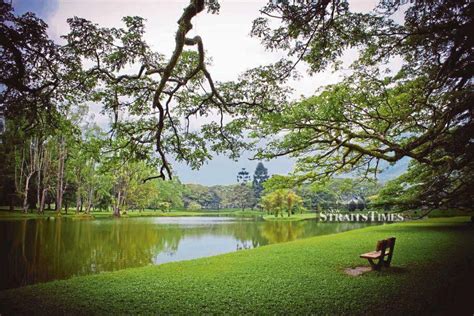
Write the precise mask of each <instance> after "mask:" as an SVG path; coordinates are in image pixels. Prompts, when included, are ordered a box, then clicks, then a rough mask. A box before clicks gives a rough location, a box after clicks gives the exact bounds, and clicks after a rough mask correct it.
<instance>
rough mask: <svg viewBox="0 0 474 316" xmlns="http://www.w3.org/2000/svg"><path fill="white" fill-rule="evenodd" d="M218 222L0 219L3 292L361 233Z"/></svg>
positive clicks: (338, 226)
mask: <svg viewBox="0 0 474 316" xmlns="http://www.w3.org/2000/svg"><path fill="white" fill-rule="evenodd" d="M365 225H367V224H360V223H320V222H316V221H300V222H266V221H258V220H236V219H232V218H222V217H216V218H214V217H193V218H191V217H186V218H185V217H183V218H129V219H125V218H123V219H118V220H116V219H107V220H76V219H71V218H62V219H49V220H47V219H41V220H38V219H36V220H33V219H30V220H21V221H0V238H1V240H2V242H1V244H0V266H1V267H2V268H1V269H0V289H5V288H12V287H18V286H23V285H27V284H32V283H37V282H45V281H50V280H53V279H64V278H67V277H70V276H73V275H85V274H91V273H97V272H101V271H113V270H118V269H123V268H130V267H139V266H145V265H149V264H160V263H165V262H170V261H178V260H188V259H194V258H199V257H205V256H212V255H216V254H220V253H226V252H231V251H235V250H239V249H248V248H255V247H258V246H261V245H267V244H272V243H280V242H286V241H292V240H295V239H298V238H305V237H310V236H315V235H324V234H330V233H337V232H340V231H345V230H350V229H354V228H359V227H362V226H365Z"/></svg>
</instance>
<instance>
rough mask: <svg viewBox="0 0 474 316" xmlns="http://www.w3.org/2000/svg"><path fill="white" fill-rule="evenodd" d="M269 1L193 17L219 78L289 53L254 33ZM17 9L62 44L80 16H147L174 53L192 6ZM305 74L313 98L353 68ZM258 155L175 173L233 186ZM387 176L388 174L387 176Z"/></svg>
mask: <svg viewBox="0 0 474 316" xmlns="http://www.w3.org/2000/svg"><path fill="white" fill-rule="evenodd" d="M7 1H8V0H7ZM266 1H268V0H254V1H250V0H221V1H220V4H221V9H220V13H219V14H218V15H214V14H208V13H207V12H202V13H200V14H199V15H198V16H196V17H195V18H194V19H193V30H192V31H191V32H190V33H191V34H190V36H192V35H193V34H199V35H200V36H201V37H202V39H203V42H204V45H205V49H206V54H207V56H208V57H211V58H212V65H211V66H210V67H208V68H209V70H210V72H211V74H212V76H213V78H214V80H215V81H228V80H234V79H236V78H237V76H238V75H239V74H240V73H242V72H244V71H245V70H247V69H250V68H253V67H255V66H258V65H262V64H269V63H272V62H274V61H277V60H279V59H280V58H281V57H284V54H283V53H282V52H268V51H265V49H264V48H263V46H262V45H261V44H260V42H259V40H258V39H256V38H252V37H250V36H249V33H250V28H251V25H252V21H253V20H254V19H255V18H256V17H258V15H259V9H260V8H262V7H263V6H264V5H265V3H266ZM12 3H13V7H14V9H15V11H16V12H17V13H24V12H26V11H32V12H35V13H36V14H37V15H38V16H39V17H41V18H42V19H43V20H45V21H46V23H48V25H49V30H48V32H49V35H50V36H51V37H52V38H53V39H54V40H56V41H58V42H60V41H61V39H60V36H61V35H64V34H66V33H67V32H68V25H67V23H66V19H67V18H70V17H73V16H78V17H82V18H86V19H88V20H91V21H93V22H95V23H98V24H99V25H101V26H108V27H111V26H123V24H122V22H121V18H122V17H123V16H134V15H137V16H141V17H143V18H145V19H146V23H145V25H146V35H145V40H146V41H147V42H148V43H149V44H150V46H151V48H152V49H153V50H155V51H158V52H160V53H164V54H166V55H167V56H170V54H171V52H172V51H173V48H174V34H175V32H176V28H177V25H176V21H177V20H178V18H179V16H180V15H181V13H182V10H183V8H184V7H185V6H186V5H187V3H188V1H187V0H186V1H185V0H12ZM375 5H376V1H375V0H354V1H350V6H351V8H352V9H353V10H356V11H368V10H371V9H372V8H374V7H375ZM353 58H354V55H353V54H350V53H349V54H346V55H345V56H344V57H343V60H344V61H345V65H348V64H349V62H350V61H351V60H352V59H353ZM298 70H299V72H300V73H301V74H303V76H302V78H301V79H299V80H298V81H292V82H291V83H290V85H291V86H292V88H293V89H294V90H295V94H294V97H295V98H297V97H300V96H310V95H312V94H314V92H315V91H316V90H317V89H318V88H320V87H322V86H324V85H328V84H333V83H336V82H338V81H339V80H341V78H342V76H343V75H344V74H345V73H347V70H344V69H342V70H340V71H338V72H331V71H325V72H322V73H318V74H316V75H313V76H309V75H308V74H306V72H305V66H304V65H303V64H301V65H299V66H298ZM90 112H91V113H93V115H94V119H95V121H96V122H97V123H98V124H99V125H101V126H103V127H105V126H107V124H108V118H107V117H105V116H102V115H100V113H99V112H100V105H98V104H95V105H91V108H90ZM250 157H252V153H244V154H243V155H242V157H241V158H240V159H239V160H238V161H232V160H230V159H228V158H226V157H223V156H216V157H214V159H213V160H212V161H210V162H208V163H207V164H206V165H204V166H203V167H201V168H200V169H199V170H191V169H190V168H189V167H188V166H186V165H184V164H177V163H174V164H173V168H174V172H175V174H177V176H178V177H179V178H180V179H181V181H182V182H184V183H200V184H204V185H216V184H232V183H235V182H236V175H237V172H238V171H239V170H240V169H241V168H246V169H247V170H248V171H249V172H250V173H253V171H254V170H255V167H256V165H257V163H258V161H253V160H249V158H250ZM263 163H264V165H265V166H266V167H267V168H268V170H269V173H270V174H287V173H288V172H290V171H291V170H292V167H293V164H294V160H292V159H289V158H286V157H282V158H278V159H274V160H271V161H268V162H267V161H264V162H263ZM406 165H407V161H403V162H402V163H401V164H398V165H397V166H395V167H394V168H392V169H391V170H388V171H387V172H386V174H387V176H388V177H393V176H396V175H398V174H399V173H400V172H402V171H403V170H405V168H406ZM384 178H387V177H384Z"/></svg>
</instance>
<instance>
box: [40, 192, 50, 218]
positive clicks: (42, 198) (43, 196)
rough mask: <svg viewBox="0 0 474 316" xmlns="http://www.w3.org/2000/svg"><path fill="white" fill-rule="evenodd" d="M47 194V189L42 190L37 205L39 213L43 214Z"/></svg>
mask: <svg viewBox="0 0 474 316" xmlns="http://www.w3.org/2000/svg"><path fill="white" fill-rule="evenodd" d="M47 193H48V190H47V189H43V192H42V193H41V200H40V204H39V213H41V214H44V205H45V202H46V194H47Z"/></svg>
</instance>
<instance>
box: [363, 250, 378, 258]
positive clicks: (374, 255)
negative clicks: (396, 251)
mask: <svg viewBox="0 0 474 316" xmlns="http://www.w3.org/2000/svg"><path fill="white" fill-rule="evenodd" d="M381 255H382V252H381V251H371V252H367V253H364V254H361V255H360V257H361V258H364V259H379V258H380V257H381Z"/></svg>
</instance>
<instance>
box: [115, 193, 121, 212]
mask: <svg viewBox="0 0 474 316" xmlns="http://www.w3.org/2000/svg"><path fill="white" fill-rule="evenodd" d="M121 199H122V192H121V191H120V190H119V191H118V194H117V202H116V203H115V205H114V216H116V217H120V204H121Z"/></svg>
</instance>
